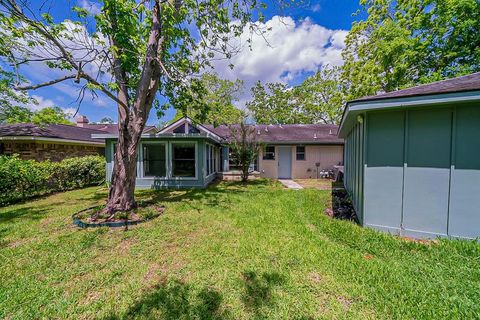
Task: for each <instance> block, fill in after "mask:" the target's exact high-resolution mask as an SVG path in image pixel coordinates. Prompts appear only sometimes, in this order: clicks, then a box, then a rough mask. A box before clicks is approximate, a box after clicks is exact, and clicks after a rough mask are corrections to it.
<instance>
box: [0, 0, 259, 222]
mask: <svg viewBox="0 0 480 320" xmlns="http://www.w3.org/2000/svg"><path fill="white" fill-rule="evenodd" d="M29 3H30V2H26V1H21V2H20V1H19V2H17V1H15V0H0V6H1V7H2V9H3V10H2V12H6V13H2V14H1V15H0V38H2V39H6V40H3V42H4V43H5V42H8V48H10V49H8V50H2V51H0V53H2V56H3V57H4V59H5V60H6V61H8V62H9V63H10V64H11V65H12V66H13V67H15V68H16V69H17V70H20V71H21V68H20V67H21V66H22V65H24V64H25V63H29V62H37V63H38V62H41V63H44V64H45V65H46V66H48V67H50V68H53V69H57V70H62V71H63V74H64V76H60V77H59V78H56V79H53V80H50V81H46V82H44V83H39V84H27V85H18V86H16V89H18V90H34V89H37V88H40V87H45V86H49V85H53V84H56V83H59V82H63V81H74V82H76V83H79V84H82V85H83V87H82V88H83V90H82V91H81V92H80V101H81V99H82V98H83V94H84V93H85V91H86V90H89V91H91V92H92V93H94V94H97V93H100V92H101V93H103V94H104V95H106V96H107V97H108V98H110V99H111V100H112V101H114V102H115V103H116V104H117V106H118V126H119V130H118V131H119V137H118V144H117V148H116V161H115V164H114V167H113V172H112V180H111V187H110V190H109V195H108V201H107V204H106V208H105V211H106V212H109V213H111V214H112V217H113V216H114V215H115V212H117V211H128V210H131V209H132V208H134V207H135V206H136V202H135V198H134V189H135V176H136V161H137V160H136V159H137V149H138V148H137V146H138V143H139V140H140V136H141V134H142V131H143V129H144V128H145V125H146V121H147V118H148V115H149V113H150V110H151V108H152V106H154V104H155V102H156V101H158V100H156V97H157V93H160V94H161V95H163V96H165V97H167V98H168V99H175V98H177V99H178V97H184V99H185V100H188V99H191V97H188V92H189V90H186V89H188V88H193V89H194V90H193V92H195V85H196V82H195V81H193V82H191V81H187V79H189V76H188V75H192V74H198V73H199V72H200V71H201V69H202V68H203V67H204V66H206V65H208V64H209V60H210V59H212V58H215V59H218V58H219V57H220V58H221V57H225V58H229V57H230V56H231V54H232V51H234V49H235V48H232V47H231V44H230V38H231V37H235V36H239V35H240V34H241V33H242V32H243V29H244V27H245V26H246V25H247V24H248V23H249V21H250V19H251V16H252V12H253V11H255V13H258V11H257V9H262V8H263V7H264V4H263V3H258V2H256V1H255V0H252V1H248V0H246V1H242V2H237V1H230V0H215V1H197V0H168V1H161V0H149V1H140V2H139V1H135V0H104V1H103V7H102V9H101V13H100V14H98V15H96V16H95V25H94V26H93V25H92V23H91V17H90V16H89V15H88V12H87V11H86V10H84V9H81V8H78V7H75V8H74V10H75V11H76V13H77V15H78V20H77V21H64V22H60V23H56V22H55V19H54V18H53V17H52V16H51V15H50V14H49V13H48V12H43V13H42V14H41V15H40V16H38V15H36V14H35V13H34V12H35V9H34V8H33V7H32V6H29ZM47 7H48V6H43V5H42V6H41V8H47ZM257 16H258V17H259V21H263V15H262V14H261V13H260V14H258V15H257ZM89 19H90V20H89ZM232 21H235V23H232ZM89 22H90V23H89ZM87 26H88V28H90V29H92V28H95V30H94V31H93V32H88V31H87V30H90V29H87ZM256 26H257V25H256V24H249V25H248V26H247V27H248V28H249V29H251V30H253V31H257V32H263V31H262V30H255V29H258V28H257V27H256ZM4 51H6V52H4ZM185 96H186V97H185ZM157 103H158V102H157ZM155 106H156V107H158V108H160V109H161V107H162V106H159V105H158V104H157V105H155Z"/></svg>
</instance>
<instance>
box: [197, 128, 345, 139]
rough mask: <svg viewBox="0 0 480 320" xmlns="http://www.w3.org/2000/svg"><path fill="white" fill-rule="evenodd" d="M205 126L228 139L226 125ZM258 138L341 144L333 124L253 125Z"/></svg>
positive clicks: (228, 133) (228, 130) (228, 132)
mask: <svg viewBox="0 0 480 320" xmlns="http://www.w3.org/2000/svg"><path fill="white" fill-rule="evenodd" d="M204 127H205V128H207V129H208V130H210V131H212V132H213V133H215V134H217V135H218V136H220V137H223V138H225V139H227V140H228V138H229V136H230V135H231V131H230V129H229V127H228V126H225V125H221V126H218V127H214V126H212V125H204ZM254 127H255V132H256V134H257V137H258V140H259V141H261V142H265V143H318V144H343V139H340V138H338V136H337V132H338V126H337V125H333V124H284V125H263V124H261V125H254Z"/></svg>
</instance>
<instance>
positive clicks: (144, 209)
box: [74, 202, 165, 224]
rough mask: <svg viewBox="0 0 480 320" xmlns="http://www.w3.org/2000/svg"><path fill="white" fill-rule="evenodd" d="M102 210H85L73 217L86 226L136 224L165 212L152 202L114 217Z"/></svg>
mask: <svg viewBox="0 0 480 320" xmlns="http://www.w3.org/2000/svg"><path fill="white" fill-rule="evenodd" d="M104 209H105V207H104V206H96V207H91V208H87V209H84V210H81V211H79V212H77V213H75V214H74V217H75V218H76V219H79V220H80V221H82V222H84V223H87V224H102V223H107V222H125V221H128V222H137V221H143V220H149V219H153V218H156V217H158V216H160V215H162V214H163V213H164V212H165V207H164V206H163V205H157V204H155V203H152V202H140V203H139V204H138V207H137V208H135V209H133V210H131V211H128V212H116V213H115V214H114V215H110V214H109V213H107V212H104Z"/></svg>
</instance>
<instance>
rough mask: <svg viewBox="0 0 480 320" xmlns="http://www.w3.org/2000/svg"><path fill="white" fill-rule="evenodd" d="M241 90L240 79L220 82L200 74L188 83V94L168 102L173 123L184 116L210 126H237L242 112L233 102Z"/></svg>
mask: <svg viewBox="0 0 480 320" xmlns="http://www.w3.org/2000/svg"><path fill="white" fill-rule="evenodd" d="M242 89H243V82H242V81H241V80H236V81H230V80H225V79H220V78H219V77H218V75H217V74H215V73H204V74H202V75H201V77H200V79H195V82H192V86H190V87H189V92H186V93H183V94H181V95H178V96H175V97H174V99H171V100H170V104H171V105H172V106H173V107H175V108H176V109H177V113H176V114H175V119H174V120H173V121H176V120H178V119H180V118H182V117H184V116H188V117H190V118H191V119H193V120H195V121H196V122H199V123H208V124H213V125H221V124H233V123H240V122H241V121H242V119H243V118H244V116H245V115H244V112H243V111H242V110H240V109H238V108H236V107H235V105H234V104H233V103H234V102H235V101H238V96H239V94H240V93H241V91H242ZM187 97H189V98H187Z"/></svg>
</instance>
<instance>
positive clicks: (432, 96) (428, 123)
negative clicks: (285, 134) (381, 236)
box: [339, 73, 480, 238]
mask: <svg viewBox="0 0 480 320" xmlns="http://www.w3.org/2000/svg"><path fill="white" fill-rule="evenodd" d="M339 136H340V137H342V138H344V139H345V175H344V181H345V188H346V189H347V191H348V192H349V194H350V195H351V198H352V202H353V204H354V207H355V210H356V212H357V215H358V218H359V221H360V223H361V224H362V225H364V226H368V227H371V228H375V229H379V230H382V231H386V232H390V233H393V234H398V235H403V236H410V237H415V238H433V237H437V236H449V237H456V238H477V237H480V73H475V74H472V75H468V76H463V77H459V78H455V79H449V80H445V81H440V82H435V83H431V84H427V85H422V86H418V87H413V88H409V89H405V90H399V91H395V92H390V93H385V94H380V95H376V96H371V97H365V98H361V99H357V100H354V101H350V102H348V103H347V106H346V108H345V111H344V114H343V118H342V122H341V125H340V129H339Z"/></svg>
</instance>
